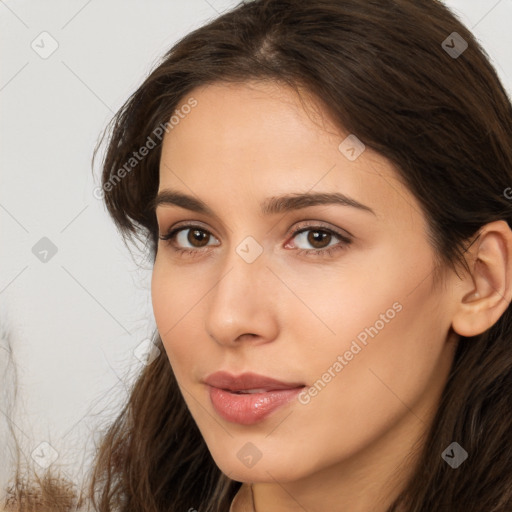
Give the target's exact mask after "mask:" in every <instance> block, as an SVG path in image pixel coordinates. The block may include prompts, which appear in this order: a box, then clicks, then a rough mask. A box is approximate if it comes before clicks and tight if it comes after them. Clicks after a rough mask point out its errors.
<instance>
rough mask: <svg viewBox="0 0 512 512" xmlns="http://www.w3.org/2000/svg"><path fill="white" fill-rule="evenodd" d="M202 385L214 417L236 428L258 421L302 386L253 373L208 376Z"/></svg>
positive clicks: (296, 392)
mask: <svg viewBox="0 0 512 512" xmlns="http://www.w3.org/2000/svg"><path fill="white" fill-rule="evenodd" d="M204 383H205V384H206V385H207V387H208V390H209V396H210V400H211V403H212V405H213V408H214V409H215V411H216V412H217V414H219V416H221V417H222V418H223V419H225V420H226V421H229V422H231V423H238V424H240V425H252V424H254V423H257V422H260V421H262V420H263V419H265V418H266V417H267V416H269V415H270V414H272V413H273V412H274V411H276V410H278V409H280V408H281V407H283V406H285V405H286V404H288V403H289V402H290V401H291V400H293V398H295V397H296V396H297V395H298V394H299V393H300V391H301V390H302V389H303V388H304V387H306V385H305V384H303V383H294V382H283V381H279V380H277V379H273V378H271V377H266V376H262V375H258V374H255V373H243V374H241V375H238V376H235V375H232V374H229V373H227V372H216V373H214V374H211V375H209V376H208V377H207V378H206V379H205V380H204Z"/></svg>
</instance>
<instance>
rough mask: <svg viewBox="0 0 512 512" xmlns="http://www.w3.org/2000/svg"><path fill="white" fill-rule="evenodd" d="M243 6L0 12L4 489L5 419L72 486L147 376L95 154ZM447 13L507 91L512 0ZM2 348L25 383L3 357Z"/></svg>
mask: <svg viewBox="0 0 512 512" xmlns="http://www.w3.org/2000/svg"><path fill="white" fill-rule="evenodd" d="M236 3H237V2H236V1H228V0H224V1H221V0H208V1H206V0H179V1H178V0H173V1H170V0H167V1H163V0H161V1H153V2H148V1H146V2H143V1H142V0H139V1H134V0H129V1H128V0H123V1H120V0H119V1H100V0H89V1H87V0H86V1H80V2H78V1H69V0H66V1H60V2H57V1H46V2H36V1H35V0H34V1H32V2H22V1H21V0H17V1H14V0H6V1H4V2H0V41H1V47H0V48H1V62H2V65H1V68H0V105H1V116H0V130H1V137H0V140H1V142H2V148H1V152H0V162H1V163H0V165H1V169H2V186H1V188H0V222H1V227H2V230H1V237H2V238H1V247H2V251H1V258H2V267H1V268H2V272H1V274H0V328H1V329H2V331H3V338H4V339H3V340H2V341H1V342H0V488H1V489H4V488H5V486H6V479H7V476H8V474H9V473H10V471H11V467H10V466H9V463H8V460H9V458H8V457H9V450H10V449H11V448H12V439H11V438H10V434H9V433H8V430H7V428H6V426H7V422H8V421H9V422H11V425H12V427H13V428H14V430H15V432H16V436H17V437H18V440H19V442H20V443H21V447H22V449H23V452H24V454H25V456H26V457H30V456H31V453H32V451H33V450H34V449H35V448H36V447H38V446H39V444H40V443H41V442H47V443H49V444H50V445H51V446H52V447H53V449H55V450H56V453H58V456H59V458H58V460H57V464H58V465H59V466H60V467H62V468H63V469H64V470H65V472H66V473H67V474H68V475H69V477H70V478H78V477H79V476H78V473H79V469H80V468H81V466H82V464H84V465H85V467H87V456H88V454H89V455H90V448H91V439H92V438H91V435H93V433H94V432H95V431H97V426H98V421H100V420H102V421H103V422H108V420H109V419H112V418H113V415H114V413H115V410H113V411H112V410H111V412H110V416H109V415H108V414H107V413H106V412H105V413H102V415H100V416H99V417H93V416H91V414H92V412H93V411H94V412H98V411H103V408H104V407H106V406H108V405H111V406H112V405H114V406H115V404H117V403H119V402H120V401H122V400H124V399H125V398H126V393H125V387H124V384H123V382H122V381H123V379H124V380H126V379H127V378H131V377H133V376H134V375H135V374H136V372H137V371H139V370H140V369H141V367H142V363H140V361H139V360H138V359H137V358H136V357H135V355H134V353H133V350H134V349H135V348H136V347H137V346H139V345H140V343H141V342H143V340H145V339H147V338H148V337H149V336H150V335H151V333H152V332H153V329H154V318H153V313H152V309H151V296H150V278H151V269H150V266H149V264H148V262H147V260H145V259H144V256H143V255H140V254H139V255H137V254H135V258H132V256H131V255H130V253H129V252H128V251H127V249H126V247H125V246H124V245H123V243H122V241H121V238H120V235H119V234H118V233H117V231H116V230H115V228H114V225H113V223H112V221H111V220H110V218H109V217H108V215H107V213H106V210H105V208H104V206H103V204H102V202H101V201H100V200H98V199H95V197H94V196H93V194H92V191H93V189H94V187H95V186H97V184H98V183H99V179H98V176H99V174H98V171H99V165H98V164H96V165H95V171H94V177H93V173H92V170H91V158H92V151H93V148H94V146H95V144H96V142H97V139H98V137H99V134H100V133H101V130H102V129H103V128H104V127H105V125H106V123H107V122H108V120H109V119H110V118H111V116H112V114H113V113H114V112H115V111H117V109H118V108H119V107H120V106H121V105H122V103H123V102H124V101H125V100H126V99H127V98H128V96H129V95H130V94H131V93H132V92H133V91H134V90H135V89H136V88H137V86H138V85H139V84H140V83H141V82H142V79H143V78H144V77H145V76H146V74H147V73H148V72H149V70H150V69H151V68H152V67H153V64H154V62H155V60H156V59H157V58H158V57H159V56H160V55H162V54H163V53H164V52H165V51H167V50H168V48H169V47H170V46H171V45H172V44H173V43H174V42H175V41H176V40H177V39H179V38H180V37H182V36H183V35H185V34H186V33H188V32H190V31H191V30H192V29H194V28H197V27H199V26H200V25H202V24H203V23H205V22H206V21H208V20H209V19H211V18H214V17H216V16H217V13H220V12H222V11H223V10H225V9H226V8H229V7H231V6H234V5H235V4H236ZM446 4H447V5H448V6H449V7H451V8H452V9H453V10H454V11H455V13H456V14H457V15H458V16H459V17H460V19H461V20H462V21H463V22H464V23H465V24H466V25H467V26H468V27H469V28H470V29H472V31H473V32H474V33H475V35H476V36H477V38H478V39H479V40H480V41H481V43H482V45H483V47H484V49H485V50H486V51H487V53H488V55H489V56H490V58H491V60H492V62H493V64H494V66H495V67H496V69H497V71H498V74H499V76H500V78H501V79H502V81H503V83H504V85H505V87H506V88H507V90H508V91H512V52H511V50H510V49H511V48H512V32H511V30H510V27H511V22H512V0H501V1H497V0H486V1H482V0H450V1H446ZM45 31H46V32H48V33H49V34H51V37H52V38H54V39H55V40H56V41H57V43H58V48H57V50H56V51H55V52H54V53H53V54H52V55H51V56H50V57H48V58H47V59H43V58H41V57H40V56H39V55H38V54H37V53H36V52H35V51H34V50H33V48H32V47H31V44H32V42H33V41H34V40H35V44H37V43H38V41H40V38H41V37H44V36H40V34H41V33H42V32H45ZM447 35H448V34H447ZM49 44H50V40H48V39H47V40H46V43H45V48H47V49H48V48H49ZM39 45H40V46H41V45H42V43H39ZM43 237H47V238H49V239H50V240H51V241H52V242H53V244H55V246H56V247H57V253H56V254H55V255H54V256H53V257H52V258H51V259H50V260H49V261H48V262H46V263H43V262H41V261H40V260H39V259H38V258H36V257H35V255H34V254H33V252H32V247H33V246H34V245H35V244H36V243H37V242H38V241H39V240H40V239H41V238H43ZM140 266H142V268H139V267H140ZM7 336H8V337H9V340H10V343H11V345H12V347H13V351H14V361H15V367H16V370H17V376H16V375H15V373H14V366H13V365H12V364H10V363H9V359H8V355H7V351H6V350H1V348H3V347H5V346H6V337H7ZM15 377H17V379H16V380H15ZM15 384H16V385H15ZM15 391H16V393H17V396H16V397H15V395H14V393H15ZM87 450H89V452H87ZM36 453H39V456H40V457H42V458H41V459H40V460H41V461H43V463H44V460H49V458H50V457H51V456H52V453H53V452H52V451H51V449H49V448H48V447H47V446H46V445H43V446H42V447H39V448H38V451H36ZM36 467H37V465H36Z"/></svg>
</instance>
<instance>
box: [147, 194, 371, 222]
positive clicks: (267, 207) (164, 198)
mask: <svg viewBox="0 0 512 512" xmlns="http://www.w3.org/2000/svg"><path fill="white" fill-rule="evenodd" d="M328 204H338V205H342V206H351V207H353V208H357V209H359V210H362V211H366V212H369V213H372V214H373V215H375V216H376V213H375V212H374V211H373V210H372V209H371V208H370V207H369V206H366V205H364V204H362V203H360V202H359V201H356V200H355V199H352V198H351V197H349V196H346V195H345V194H342V193H340V192H332V193H327V192H314V193H313V192H307V193H295V194H293V193H292V194H286V195H284V196H274V197H269V198H267V199H266V200H265V201H264V202H263V203H262V204H261V212H262V214H263V215H276V214H279V213H283V212H288V211H291V210H299V209H301V208H307V207H309V206H317V205H328ZM165 205H176V206H181V207H182V208H186V209H188V210H192V211H194V212H198V213H203V214H205V215H210V216H212V217H217V216H216V215H215V212H213V211H212V210H211V209H210V208H209V207H208V206H207V205H206V204H205V203H204V202H203V201H201V200H200V199H197V198H195V197H192V196H189V195H187V194H183V193H181V192H178V191H176V190H170V189H164V190H162V191H161V192H159V193H158V195H157V196H156V197H155V198H154V199H153V200H152V201H151V202H150V203H149V208H150V209H151V211H152V212H153V211H155V210H156V208H157V207H158V206H165Z"/></svg>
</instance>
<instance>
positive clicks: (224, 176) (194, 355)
mask: <svg viewBox="0 0 512 512" xmlns="http://www.w3.org/2000/svg"><path fill="white" fill-rule="evenodd" d="M190 97H193V98H194V99H195V100H196V102H197V103H194V105H195V106H194V107H193V108H187V107H186V108H184V109H181V110H180V107H178V111H179V112H181V117H180V118H179V122H176V119H177V118H174V123H173V124H172V125H171V126H172V128H171V129H170V130H169V132H168V133H167V134H166V136H165V138H164V141H163V148H162V157H161V165H160V185H159V193H161V192H164V191H166V190H169V191H170V190H172V191H173V192H176V193H179V194H182V195H187V196H191V198H193V200H194V204H191V203H190V202H189V204H188V205H186V204H185V203H184V202H181V206H179V205H177V204H174V203H173V201H174V200H172V198H171V197H168V198H167V199H168V201H167V202H166V201H162V202H161V203H160V204H159V206H157V209H156V214H157V218H158V225H159V233H160V235H161V236H164V235H166V234H167V233H168V232H169V231H170V230H171V229H175V228H178V227H181V228H182V229H181V231H179V232H178V233H177V234H176V235H175V237H174V238H171V239H170V240H168V241H163V240H160V242H159V246H158V252H157V257H156V262H155V265H154V272H153V278H152V300H153V308H154V314H155V319H156V323H157V327H158V330H159V333H160V335H161V338H162V341H163V344H164V346H165V350H166V352H167V356H168V357H169V360H170V363H171V365H172V368H173V370H174V373H175V375H176V378H177V380H178V383H179V386H180V389H181V391H182V393H183V397H184V399H185V401H186V403H187V406H188V407H189V410H190V412H191V414H192V416H193V418H194V420H195V421H196V422H197V425H198V427H199V429H200V431H201V433H202V435H203V436H204V439H205V441H206V443H207V445H208V447H209V450H210V451H211V454H212V456H213V458H214V460H215V462H216V463H217V465H218V466H219V467H220V468H221V470H222V471H223V472H224V473H226V474H227V475H228V476H229V477H230V478H232V479H235V480H240V481H252V482H258V481H259V482H263V481H272V480H274V479H275V480H278V481H281V482H285V481H293V480H298V479H300V478H303V477H307V476H308V475H312V474H313V473H316V472H318V471H320V470H325V469H327V468H329V467H334V465H344V464H345V465H348V464H352V463H355V461H358V463H359V466H358V467H361V465H360V463H361V461H362V460H366V461H367V462H368V463H369V461H370V460H371V458H372V457H375V456H377V455H378V456H379V457H380V459H379V460H384V459H386V457H387V460H390V459H392V458H393V457H395V458H397V457H398V458H400V456H401V455H402V454H406V453H407V452H408V451H409V450H410V449H411V447H412V444H413V443H414V441H415V440H416V439H417V437H418V436H419V435H420V434H421V433H422V432H423V431H424V430H425V428H426V427H427V425H428V424H429V421H431V418H432V415H433V413H434V412H435V409H436V406H437V403H438V399H439V396H440V393H441V391H442V388H443V387H444V384H445V381H446V378H447V374H448V372H449V368H450V365H451V362H452V358H453V353H454V352H453V351H454V348H455V341H456V340H455V339H453V337H449V336H448V333H449V330H450V324H451V315H452V313H453V306H452V302H453V301H452V302H450V298H451V297H450V295H449V290H450V286H446V287H439V288H433V277H434V276H433V264H434V259H433V258H434V253H433V250H432V248H431V246H430V245H429V243H428V240H427V235H426V223H425V219H424V216H423V214H422V213H421V209H420V206H419V204H418V202H417V200H416V199H415V198H414V196H412V194H411V193H410V192H409V191H408V190H407V189H406V188H405V187H404V186H403V185H402V184H401V183H400V182H399V180H398V178H397V174H396V173H395V171H394V169H393V167H392V166H391V164H390V163H389V162H388V161H387V160H386V159H384V158H383V157H382V156H380V155H378V154H377V153H375V152H374V151H372V150H370V149H369V148H368V147H366V148H365V149H364V147H362V146H360V145H358V142H357V139H355V138H354V136H353V135H352V136H351V137H349V138H348V139H347V137H348V136H349V134H348V133H341V132H340V131H339V130H337V129H336V128H335V127H334V126H333V125H332V124H330V123H329V121H328V120H327V119H326V118H324V119H323V122H324V125H323V126H322V119H321V117H320V116H319V115H318V113H319V112H320V111H319V110H316V111H315V112H316V113H313V112H312V111H309V116H308V114H307V113H306V112H305V111H304V109H303V107H302V105H301V103H300V100H299V99H298V97H297V96H296V94H295V92H294V91H292V90H291V89H288V88H286V87H284V86H279V85H277V84H276V83H273V84H271V83H265V84H264V83H256V82H253V83H250V84H237V85H235V84H229V85H228V84H220V83H217V84H213V85H210V86H206V87H201V88H198V89H195V90H194V91H192V93H191V94H190V96H189V97H187V98H185V99H184V100H183V102H182V104H181V106H183V105H185V104H187V102H188V101H189V100H190ZM189 104H192V103H189ZM310 105H311V104H310ZM185 112H187V113H186V114H185ZM389 129H390V130H392V129H393V127H392V126H390V127H389ZM356 135H357V134H356ZM303 194H304V195H305V196H309V195H311V197H313V198H314V197H316V198H317V199H320V200H322V196H316V195H317V194H325V196H323V199H326V198H328V196H327V195H330V194H340V196H338V197H341V195H343V196H346V198H347V201H346V202H345V204H342V203H341V202H334V201H333V200H331V201H327V202H324V203H322V202H321V201H316V200H315V201H310V200H307V199H302V200H293V198H294V197H298V196H299V195H303ZM279 197H283V198H285V199H282V200H278V199H277V198H279ZM288 198H290V199H292V200H290V199H288ZM308 201H310V202H309V203H308ZM356 202H357V203H356ZM314 203H316V204H314ZM199 204H203V205H204V207H205V209H204V211H199V209H198V208H195V207H194V205H196V206H197V205H199ZM269 205H270V206H272V208H270V207H269ZM357 205H359V206H357ZM265 206H266V207H267V208H265ZM206 209H208V211H206ZM189 225H192V226H193V227H192V228H190V227H186V226H189ZM306 228H307V229H306ZM299 230H300V231H301V232H299V233H296V232H297V231H299ZM179 249H183V250H184V251H188V252H183V253H180V252H178V250H179ZM450 276H451V274H450ZM450 279H451V277H450ZM452 298H453V297H452ZM218 371H224V372H228V373H230V374H232V375H233V376H235V377H237V376H239V375H240V374H243V373H248V372H250V373H255V374H259V375H260V376H265V377H270V378H272V379H276V380H278V381H281V382H283V383H284V384H283V386H284V387H287V389H285V390H283V389H281V391H276V388H279V387H280V386H279V385H277V386H273V385H270V384H268V383H264V382H263V383H260V382H257V381H250V380H247V381H244V380H242V381H234V382H233V383H232V386H231V387H232V389H235V390H236V389H244V387H245V388H250V389H253V390H257V389H259V390H260V391H259V392H257V393H245V394H239V393H234V392H229V391H222V390H220V389H218V388H227V387H228V384H229V383H226V382H222V381H219V382H217V383H216V385H217V386H218V388H216V387H211V386H209V385H207V384H206V383H205V379H207V378H208V377H209V376H210V375H211V374H213V373H214V372H218ZM214 384H215V383H214ZM244 384H245V386H244ZM237 386H238V387H237ZM283 386H281V387H283ZM300 386H303V387H300ZM214 404H215V405H214ZM382 458H384V459H382ZM397 465H398V463H397ZM340 467H342V466H340Z"/></svg>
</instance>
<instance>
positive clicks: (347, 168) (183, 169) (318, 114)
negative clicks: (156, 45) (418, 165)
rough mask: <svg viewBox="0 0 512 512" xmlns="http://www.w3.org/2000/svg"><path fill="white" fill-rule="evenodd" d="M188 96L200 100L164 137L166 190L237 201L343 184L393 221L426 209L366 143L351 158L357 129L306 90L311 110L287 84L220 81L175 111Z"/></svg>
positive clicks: (337, 188) (162, 168) (197, 91)
mask: <svg viewBox="0 0 512 512" xmlns="http://www.w3.org/2000/svg"><path fill="white" fill-rule="evenodd" d="M190 98H193V99H194V100H195V101H196V102H197V103H196V105H195V106H194V107H193V108H191V109H186V111H187V112H188V113H187V114H186V115H182V116H180V120H179V122H178V123H177V124H174V125H172V126H173V127H172V129H170V130H169V132H168V133H167V134H166V135H165V138H164V141H163V147H162V156H161V163H160V190H162V189H164V188H166V187H170V188H173V189H175V190H176V189H178V190H181V191H182V192H183V193H188V194H190V193H191V192H192V193H193V194H195V195H197V196H199V197H201V198H202V199H204V200H206V201H211V200H213V201H217V200H218V201H222V198H224V200H225V199H226V198H228V197H229V199H230V200H233V201H234V202H237V205H239V206H243V205H244V204H247V201H246V199H247V197H251V198H253V197H254V196H256V197H258V198H259V201H258V202H260V201H262V200H264V199H265V198H266V197H268V196H270V195H281V194H285V193H289V192H291V191H294V192H297V191H302V192H306V191H310V190H313V191H317V192H333V191H339V192H342V193H344V194H346V195H349V196H351V197H354V198H355V199H356V200H358V201H360V202H362V203H363V204H367V205H369V206H370V207H371V208H372V209H373V210H374V211H375V212H376V214H377V216H378V217H383V218H387V219H388V221H390V222H393V221H397V220H399V219H404V216H406V217H408V218H413V217H414V216H421V213H420V207H419V205H418V203H417V201H416V200H415V198H414V197H413V196H412V194H411V193H410V192H409V191H408V190H407V189H406V188H405V187H404V186H403V184H402V183H401V182H400V180H399V178H398V175H397V173H396V170H395V169H394V168H393V166H392V165H391V164H390V162H389V161H388V160H387V159H385V158H384V157H383V156H381V155H379V154H378V153H376V152H374V151H373V150H371V149H370V148H368V147H365V148H364V151H362V153H361V154H360V155H359V156H358V157H357V158H356V159H349V158H347V154H346V153H344V152H343V151H344V150H345V146H346V144H348V143H350V141H353V140H354V139H353V137H354V135H355V134H349V133H347V132H344V131H343V130H342V129H340V128H339V127H337V126H336V125H335V124H334V123H333V122H331V121H330V119H329V116H328V114H327V113H326V112H325V111H323V110H322V109H321V108H320V107H319V105H318V104H317V103H315V102H314V100H313V99H312V98H311V96H308V95H306V94H304V95H303V96H302V99H303V101H304V102H305V106H306V110H305V108H304V104H303V103H302V102H301V99H300V98H299V96H298V95H297V93H296V91H295V90H293V89H291V88H289V87H287V86H284V85H281V84H277V83H271V82H265V83H263V82H250V83H239V84H232V83H229V84H228V83H215V84H210V85H207V86H202V87H200V88H196V89H194V90H193V91H191V92H190V93H189V94H188V95H187V96H186V97H185V98H184V99H183V100H182V101H181V102H180V104H179V105H178V106H177V110H178V111H179V110H180V108H182V106H183V105H184V104H186V102H187V101H189V100H190ZM349 135H350V137H351V138H349V139H347V137H348V136H349ZM356 140H357V139H356ZM344 141H348V142H344ZM340 144H342V146H341V148H340ZM343 144H345V146H344V145H343ZM358 149H359V150H360V149H361V147H356V150H358Z"/></svg>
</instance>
